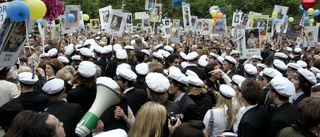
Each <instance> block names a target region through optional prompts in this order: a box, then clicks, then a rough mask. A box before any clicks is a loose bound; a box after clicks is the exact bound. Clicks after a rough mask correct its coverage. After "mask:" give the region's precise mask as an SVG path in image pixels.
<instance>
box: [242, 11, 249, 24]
mask: <svg viewBox="0 0 320 137" xmlns="http://www.w3.org/2000/svg"><path fill="white" fill-rule="evenodd" d="M248 16H249V15H248V14H244V15H243V17H242V22H241V24H242V25H247V22H248Z"/></svg>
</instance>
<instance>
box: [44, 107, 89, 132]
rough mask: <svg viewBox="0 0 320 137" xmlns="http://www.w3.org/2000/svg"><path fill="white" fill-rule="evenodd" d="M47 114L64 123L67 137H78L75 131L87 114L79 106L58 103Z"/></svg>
mask: <svg viewBox="0 0 320 137" xmlns="http://www.w3.org/2000/svg"><path fill="white" fill-rule="evenodd" d="M46 112H48V113H50V114H52V115H54V116H55V117H57V118H58V119H59V121H61V122H63V128H64V131H65V133H66V136H67V137H78V136H77V135H76V134H75V129H76V126H77V124H78V122H79V121H80V120H81V118H82V117H83V115H84V114H85V112H84V111H83V110H82V108H81V106H80V105H79V104H75V103H67V102H65V101H58V102H54V103H51V104H50V106H48V108H47V109H46Z"/></svg>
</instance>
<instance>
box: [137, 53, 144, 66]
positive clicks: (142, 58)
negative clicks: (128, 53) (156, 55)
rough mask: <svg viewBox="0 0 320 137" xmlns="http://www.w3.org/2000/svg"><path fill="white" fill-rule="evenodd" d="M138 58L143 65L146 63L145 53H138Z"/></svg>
mask: <svg viewBox="0 0 320 137" xmlns="http://www.w3.org/2000/svg"><path fill="white" fill-rule="evenodd" d="M136 58H137V61H138V62H139V63H142V62H143V61H144V53H142V52H140V51H138V52H137V53H136Z"/></svg>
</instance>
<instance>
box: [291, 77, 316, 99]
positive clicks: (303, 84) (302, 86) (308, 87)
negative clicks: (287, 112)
mask: <svg viewBox="0 0 320 137" xmlns="http://www.w3.org/2000/svg"><path fill="white" fill-rule="evenodd" d="M293 78H298V80H299V87H300V89H301V90H302V91H303V92H304V93H306V94H307V95H310V92H311V87H312V85H310V84H308V83H309V82H306V80H305V78H302V77H300V76H296V75H295V76H294V77H293Z"/></svg>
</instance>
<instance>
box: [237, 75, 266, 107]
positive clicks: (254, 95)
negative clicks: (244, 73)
mask: <svg viewBox="0 0 320 137" xmlns="http://www.w3.org/2000/svg"><path fill="white" fill-rule="evenodd" d="M261 91H262V88H261V86H260V85H259V83H258V82H257V81H255V80H253V79H246V80H245V81H244V82H243V83H242V85H241V94H242V97H243V99H245V100H246V101H247V102H248V103H249V104H250V105H255V104H257V102H258V100H259V98H260V96H261Z"/></svg>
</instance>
